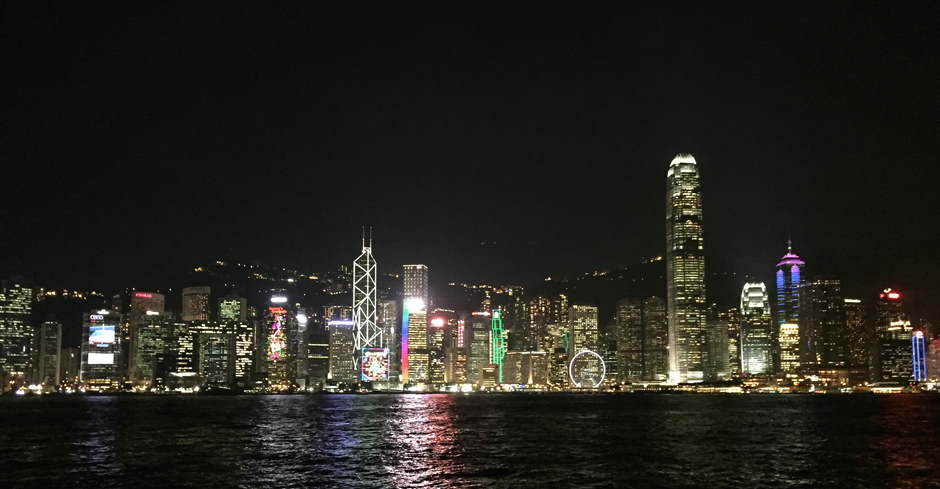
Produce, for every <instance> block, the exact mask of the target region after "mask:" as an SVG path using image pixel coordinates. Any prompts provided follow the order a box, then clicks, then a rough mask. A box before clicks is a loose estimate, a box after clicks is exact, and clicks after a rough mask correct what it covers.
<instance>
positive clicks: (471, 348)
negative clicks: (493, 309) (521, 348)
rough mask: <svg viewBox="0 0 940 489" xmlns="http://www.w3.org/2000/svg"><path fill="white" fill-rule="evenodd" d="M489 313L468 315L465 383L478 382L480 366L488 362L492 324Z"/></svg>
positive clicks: (478, 312) (465, 342)
mask: <svg viewBox="0 0 940 489" xmlns="http://www.w3.org/2000/svg"><path fill="white" fill-rule="evenodd" d="M490 317H491V314H490V312H489V311H477V312H474V313H472V314H471V315H470V324H469V325H467V326H466V339H465V340H464V344H465V345H466V348H467V369H466V370H467V381H468V382H470V383H474V384H475V383H477V382H478V381H479V375H480V366H481V365H485V364H488V363H489V362H490V356H489V355H490V330H491V329H492V324H491V320H490Z"/></svg>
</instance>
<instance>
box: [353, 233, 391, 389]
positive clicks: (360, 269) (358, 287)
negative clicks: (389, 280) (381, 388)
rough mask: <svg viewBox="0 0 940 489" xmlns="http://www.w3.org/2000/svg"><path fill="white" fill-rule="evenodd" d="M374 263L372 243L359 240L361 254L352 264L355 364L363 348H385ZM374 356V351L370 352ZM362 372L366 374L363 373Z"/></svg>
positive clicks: (358, 362)
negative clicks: (379, 321)
mask: <svg viewBox="0 0 940 489" xmlns="http://www.w3.org/2000/svg"><path fill="white" fill-rule="evenodd" d="M376 273H377V272H376V264H375V259H374V258H372V242H371V239H370V242H369V246H366V242H365V237H363V240H362V254H360V255H359V258H356V260H355V261H354V262H353V321H354V322H355V323H356V332H355V355H356V365H362V364H361V358H360V357H361V355H362V352H363V349H364V348H372V349H374V348H386V347H387V345H386V344H385V341H384V335H383V331H382V328H380V327H379V325H378V307H377V306H378V302H377V296H376V288H375V279H376ZM370 354H371V355H375V350H371V353H370ZM363 372H365V371H363Z"/></svg>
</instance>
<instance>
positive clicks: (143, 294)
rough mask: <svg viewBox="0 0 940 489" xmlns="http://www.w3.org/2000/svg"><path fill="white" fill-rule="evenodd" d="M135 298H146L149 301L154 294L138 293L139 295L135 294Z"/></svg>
mask: <svg viewBox="0 0 940 489" xmlns="http://www.w3.org/2000/svg"><path fill="white" fill-rule="evenodd" d="M134 296H136V297H143V298H145V299H149V298H151V297H153V294H148V293H146V292H138V293H136V294H134Z"/></svg>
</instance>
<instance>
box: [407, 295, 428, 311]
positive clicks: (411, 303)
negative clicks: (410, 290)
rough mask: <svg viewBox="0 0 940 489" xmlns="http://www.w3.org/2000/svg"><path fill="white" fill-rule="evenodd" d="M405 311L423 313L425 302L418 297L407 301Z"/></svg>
mask: <svg viewBox="0 0 940 489" xmlns="http://www.w3.org/2000/svg"><path fill="white" fill-rule="evenodd" d="M405 309H407V310H409V311H411V312H421V311H423V310H424V301H423V300H421V299H420V298H418V297H412V298H410V299H407V300H405Z"/></svg>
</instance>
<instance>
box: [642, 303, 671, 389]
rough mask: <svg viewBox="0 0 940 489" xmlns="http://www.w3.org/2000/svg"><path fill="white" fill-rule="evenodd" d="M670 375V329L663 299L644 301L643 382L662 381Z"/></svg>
mask: <svg viewBox="0 0 940 489" xmlns="http://www.w3.org/2000/svg"><path fill="white" fill-rule="evenodd" d="M668 375H669V327H668V324H667V320H666V302H665V301H663V299H662V298H661V297H650V298H649V299H646V300H645V301H643V380H653V381H662V380H666V378H667V376H668Z"/></svg>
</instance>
